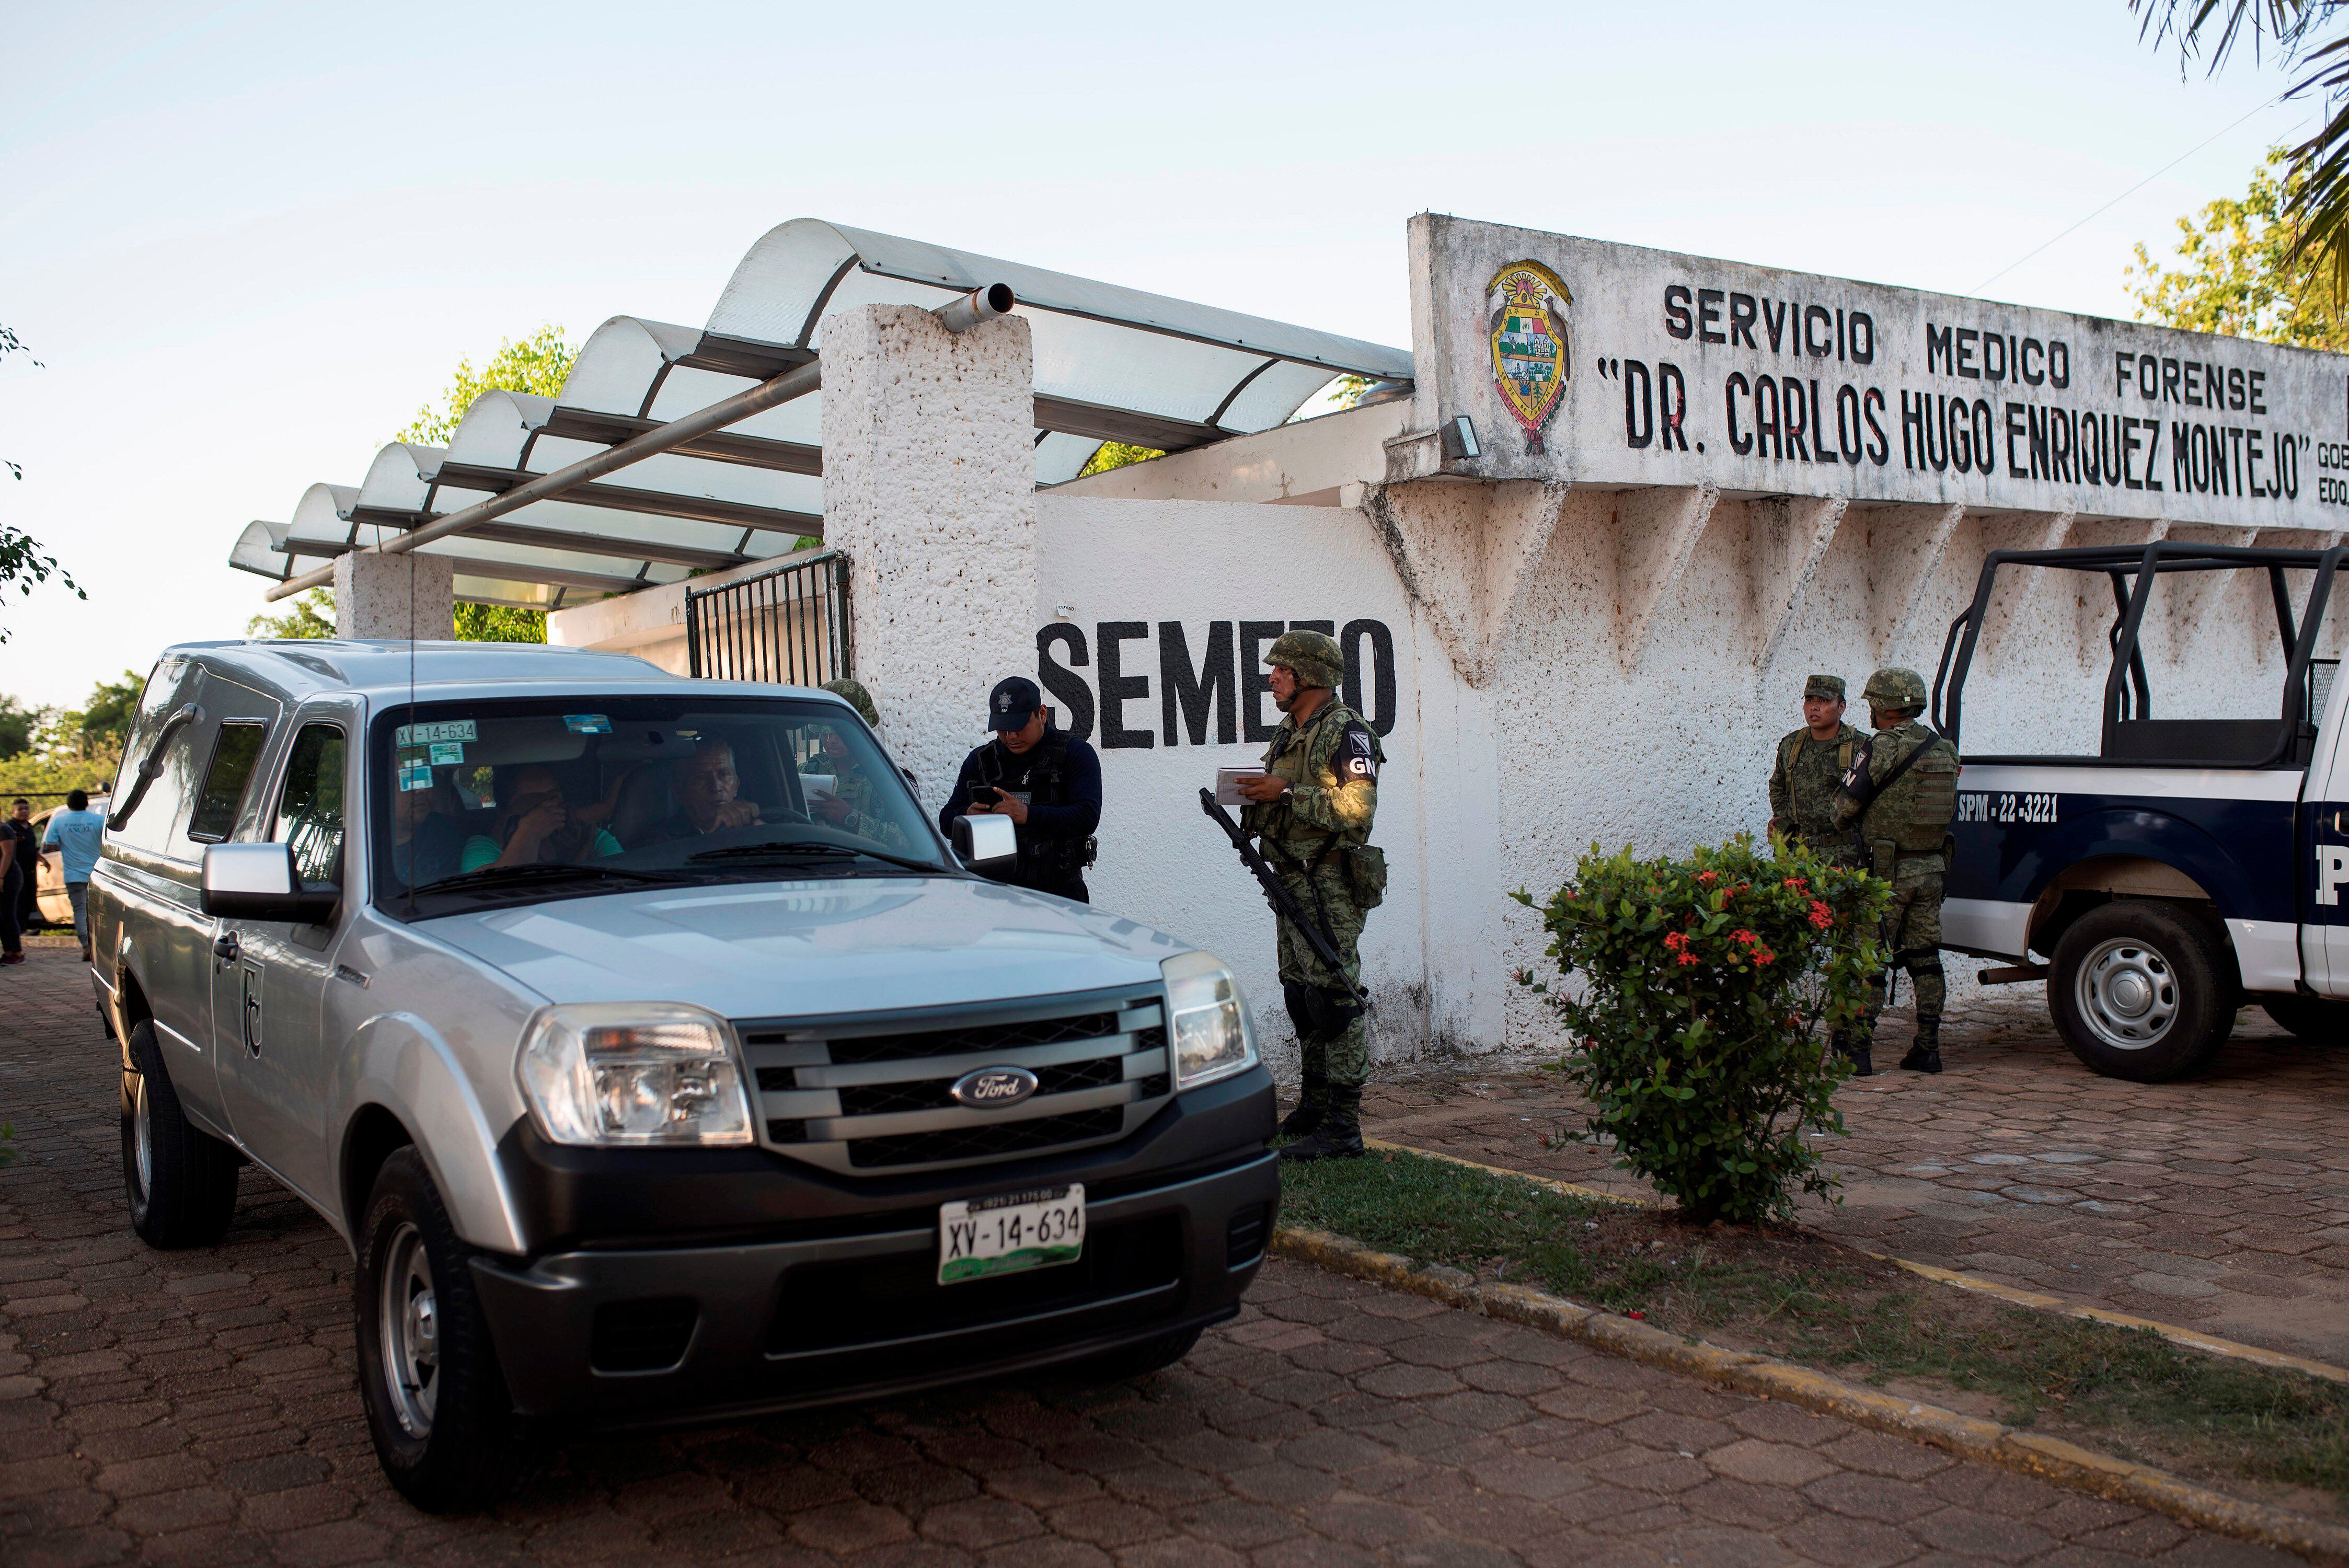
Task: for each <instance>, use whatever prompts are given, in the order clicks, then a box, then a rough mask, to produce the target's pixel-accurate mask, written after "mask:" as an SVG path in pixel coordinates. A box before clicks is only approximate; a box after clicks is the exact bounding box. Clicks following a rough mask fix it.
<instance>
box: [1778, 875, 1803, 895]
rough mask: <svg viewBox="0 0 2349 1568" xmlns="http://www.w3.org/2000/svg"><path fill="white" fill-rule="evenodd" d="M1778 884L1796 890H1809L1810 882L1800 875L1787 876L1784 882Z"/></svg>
mask: <svg viewBox="0 0 2349 1568" xmlns="http://www.w3.org/2000/svg"><path fill="white" fill-rule="evenodd" d="M1778 885H1779V886H1781V887H1790V888H1793V889H1794V890H1795V892H1807V891H1808V890H1809V888H1810V885H1811V884H1810V883H1809V882H1807V881H1806V880H1805V879H1804V878H1802V877H1788V878H1787V879H1786V880H1785V882H1781V883H1779V884H1778Z"/></svg>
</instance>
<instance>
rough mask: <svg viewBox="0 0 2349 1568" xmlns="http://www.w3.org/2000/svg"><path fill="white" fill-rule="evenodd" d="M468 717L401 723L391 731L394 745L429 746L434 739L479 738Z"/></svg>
mask: <svg viewBox="0 0 2349 1568" xmlns="http://www.w3.org/2000/svg"><path fill="white" fill-rule="evenodd" d="M480 738H481V737H480V736H478V735H476V734H474V733H473V721H472V720H471V719H470V718H444V719H442V720H441V721H440V723H438V724H403V725H401V726H400V727H398V729H395V730H393V731H392V732H391V743H392V744H393V745H394V746H429V745H430V744H431V743H432V742H433V741H436V740H479V739H480Z"/></svg>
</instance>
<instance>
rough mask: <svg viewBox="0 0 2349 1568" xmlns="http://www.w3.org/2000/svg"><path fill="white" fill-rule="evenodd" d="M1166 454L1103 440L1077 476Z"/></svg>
mask: <svg viewBox="0 0 2349 1568" xmlns="http://www.w3.org/2000/svg"><path fill="white" fill-rule="evenodd" d="M1165 455H1166V454H1165V453H1164V452H1162V451H1159V450H1158V449H1156V448H1154V447H1137V446H1133V445H1132V444H1130V443H1128V442H1125V441H1103V442H1102V444H1101V445H1100V446H1098V447H1096V448H1094V449H1093V455H1092V457H1090V458H1087V459H1085V466H1084V467H1083V468H1081V469H1078V470H1077V478H1079V479H1086V478H1089V477H1091V476H1092V475H1093V474H1105V473H1107V472H1109V471H1110V469H1122V468H1125V467H1127V466H1128V465H1130V464H1133V463H1146V462H1148V461H1149V460H1150V459H1153V458H1163V457H1164V456H1165ZM801 543H802V545H804V544H806V543H807V541H806V540H802V541H801Z"/></svg>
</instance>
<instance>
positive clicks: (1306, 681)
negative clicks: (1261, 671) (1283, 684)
mask: <svg viewBox="0 0 2349 1568" xmlns="http://www.w3.org/2000/svg"><path fill="white" fill-rule="evenodd" d="M1264 662H1265V663H1266V664H1268V665H1288V667H1289V668H1290V669H1291V670H1292V671H1294V672H1296V675H1297V681H1298V684H1299V686H1329V687H1331V688H1333V689H1334V688H1335V687H1336V686H1338V685H1339V684H1340V682H1342V681H1343V680H1344V679H1345V678H1346V655H1344V654H1342V653H1340V652H1339V650H1338V639H1337V638H1335V637H1332V636H1331V635H1330V634H1329V633H1327V632H1312V631H1304V630H1299V631H1294V632H1283V633H1282V634H1280V635H1279V636H1278V637H1276V638H1275V639H1273V644H1272V646H1271V647H1270V648H1268V649H1267V650H1266V651H1265V655H1264Z"/></svg>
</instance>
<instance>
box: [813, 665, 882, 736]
mask: <svg viewBox="0 0 2349 1568" xmlns="http://www.w3.org/2000/svg"><path fill="white" fill-rule="evenodd" d="M823 689H824V690H826V691H828V692H830V693H831V694H832V695H833V696H843V697H846V698H847V699H848V706H849V707H853V708H854V709H855V710H856V711H857V712H858V713H859V714H861V715H862V716H863V717H864V722H865V723H867V724H869V725H871V726H872V727H874V728H875V729H878V728H880V727H881V710H880V709H879V708H877V707H874V706H873V694H872V693H871V692H869V691H866V690H865V689H864V682H863V681H860V680H851V679H850V678H849V677H848V676H841V677H840V678H839V679H838V680H836V681H826V682H824V683H823Z"/></svg>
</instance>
